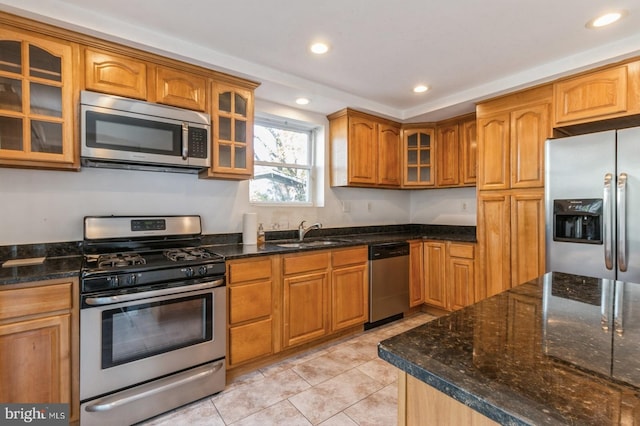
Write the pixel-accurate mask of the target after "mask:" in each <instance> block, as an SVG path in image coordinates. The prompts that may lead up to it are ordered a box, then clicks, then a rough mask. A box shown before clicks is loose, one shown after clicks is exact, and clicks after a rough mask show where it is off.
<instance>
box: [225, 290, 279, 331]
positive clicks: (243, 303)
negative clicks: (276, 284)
mask: <svg viewBox="0 0 640 426" xmlns="http://www.w3.org/2000/svg"><path fill="white" fill-rule="evenodd" d="M269 315H271V281H261V282H257V283H251V284H245V285H236V286H230V287H229V323H230V324H237V323H240V322H243V321H249V320H252V319H257V318H260V317H265V316H269Z"/></svg>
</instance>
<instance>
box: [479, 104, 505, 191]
mask: <svg viewBox="0 0 640 426" xmlns="http://www.w3.org/2000/svg"><path fill="white" fill-rule="evenodd" d="M510 121H511V117H510V115H509V113H508V112H506V113H501V114H495V115H492V116H488V117H485V118H480V119H478V174H479V176H480V177H479V181H478V189H479V190H483V189H508V188H509V183H510V177H509V171H510V168H509V159H510V148H509V145H510V138H509V125H510Z"/></svg>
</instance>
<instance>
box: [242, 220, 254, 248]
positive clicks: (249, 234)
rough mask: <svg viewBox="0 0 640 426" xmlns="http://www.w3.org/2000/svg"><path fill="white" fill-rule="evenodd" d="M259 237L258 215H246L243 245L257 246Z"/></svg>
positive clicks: (243, 223) (243, 222)
mask: <svg viewBox="0 0 640 426" xmlns="http://www.w3.org/2000/svg"><path fill="white" fill-rule="evenodd" d="M257 236H258V215H257V214H256V213H245V214H244V216H243V217H242V244H256V243H257Z"/></svg>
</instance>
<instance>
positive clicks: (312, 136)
mask: <svg viewBox="0 0 640 426" xmlns="http://www.w3.org/2000/svg"><path fill="white" fill-rule="evenodd" d="M253 126H254V131H253V137H254V141H253V142H254V150H253V166H254V177H253V178H252V179H251V181H253V180H255V168H256V166H265V167H291V168H294V169H303V170H306V171H307V173H308V176H309V179H308V182H307V199H308V201H304V202H292V201H283V202H278V201H259V200H258V201H255V200H252V199H251V181H250V182H249V194H248V196H249V204H250V205H255V206H266V207H268V206H274V207H278V206H280V207H282V206H289V207H314V206H315V180H316V175H315V173H316V172H315V159H316V158H315V157H316V156H315V145H316V137H317V131H316V126H314V125H312V124H311V123H305V122H300V121H294V120H289V119H286V118H284V117H265V116H256V117H255V118H254V123H253ZM256 126H261V127H270V128H275V129H280V130H289V131H293V132H298V133H306V134H307V136H308V137H307V143H308V146H307V164H306V165H301V164H292V163H281V162H272V161H261V160H258V159H257V158H256V150H255V137H256V134H257V132H256V131H255V127H256Z"/></svg>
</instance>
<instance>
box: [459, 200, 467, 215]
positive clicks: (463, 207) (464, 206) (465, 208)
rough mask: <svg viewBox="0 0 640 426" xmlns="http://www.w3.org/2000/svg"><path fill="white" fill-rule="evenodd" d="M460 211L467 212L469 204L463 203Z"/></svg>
mask: <svg viewBox="0 0 640 426" xmlns="http://www.w3.org/2000/svg"><path fill="white" fill-rule="evenodd" d="M460 210H462V211H463V212H466V211H467V202H466V201H463V202H462V204H461V205H460Z"/></svg>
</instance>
